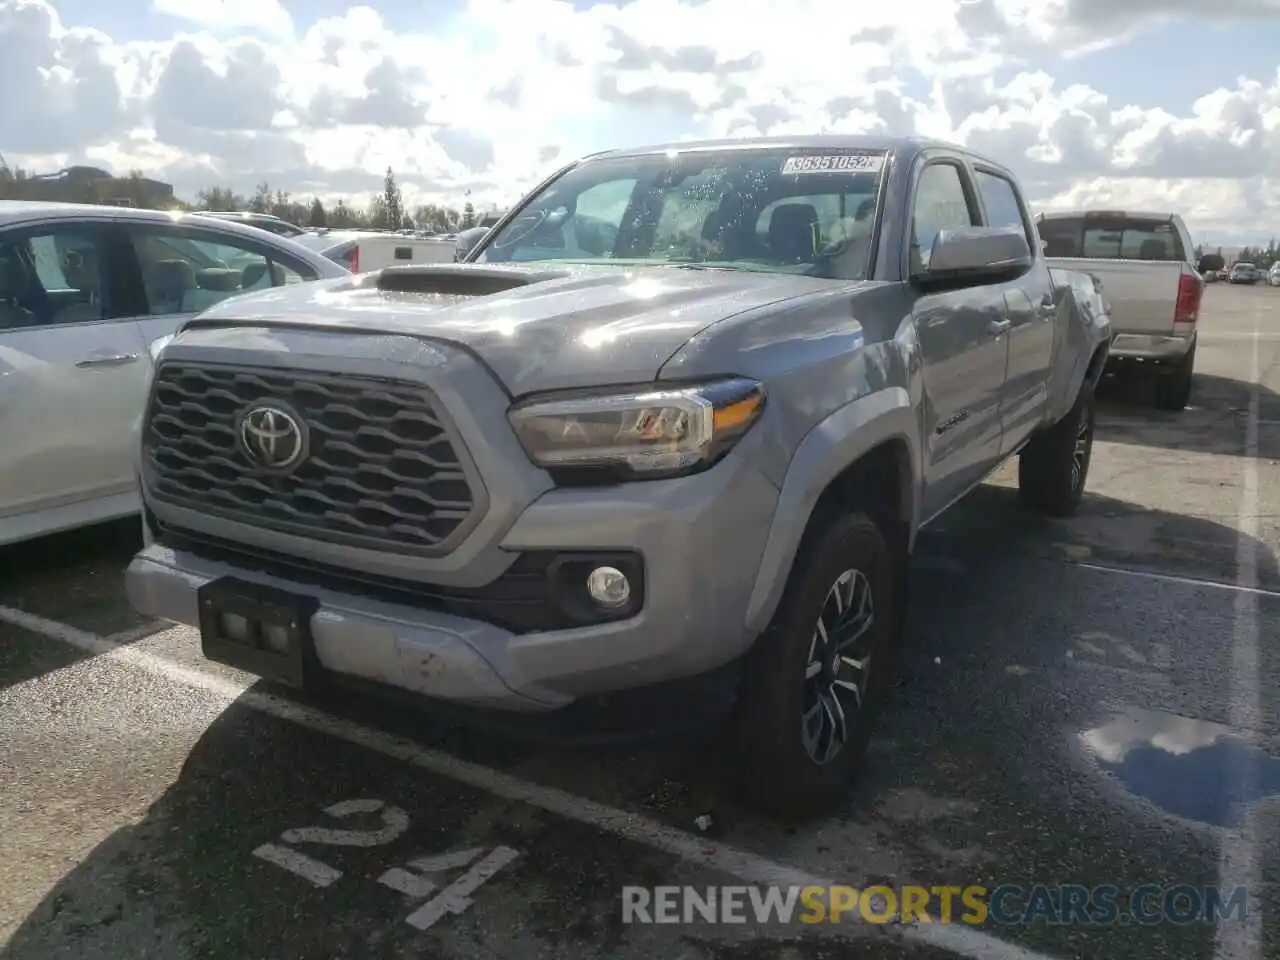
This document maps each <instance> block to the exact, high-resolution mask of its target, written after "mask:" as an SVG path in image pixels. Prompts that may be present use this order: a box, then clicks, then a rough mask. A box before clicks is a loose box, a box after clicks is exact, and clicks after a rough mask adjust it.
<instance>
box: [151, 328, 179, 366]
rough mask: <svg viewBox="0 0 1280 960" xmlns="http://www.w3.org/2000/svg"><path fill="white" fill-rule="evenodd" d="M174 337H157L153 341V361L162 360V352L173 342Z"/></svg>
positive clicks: (171, 335) (170, 335)
mask: <svg viewBox="0 0 1280 960" xmlns="http://www.w3.org/2000/svg"><path fill="white" fill-rule="evenodd" d="M173 337H174V335H173V334H172V333H171V334H169V335H167V336H164V337H157V338H156V339H155V340H152V341H151V359H152V360H159V359H160V351H161V350H163V349H164V348H165V347H167V346H168V345H169V341H170V340H172V339H173Z"/></svg>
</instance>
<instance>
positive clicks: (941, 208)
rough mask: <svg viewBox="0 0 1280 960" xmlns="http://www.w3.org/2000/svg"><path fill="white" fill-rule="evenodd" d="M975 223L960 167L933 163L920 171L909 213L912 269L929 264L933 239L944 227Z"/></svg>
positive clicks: (915, 269) (951, 227)
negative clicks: (913, 203) (913, 204)
mask: <svg viewBox="0 0 1280 960" xmlns="http://www.w3.org/2000/svg"><path fill="white" fill-rule="evenodd" d="M972 226H976V223H975V222H974V217H973V212H972V211H971V210H970V208H969V198H968V196H967V195H966V194H965V190H964V180H963V179H962V174H961V172H960V168H959V167H957V166H955V165H954V164H950V163H933V164H930V165H929V166H927V167H925V168H924V170H923V171H921V173H920V180H919V182H918V183H917V184H916V201H915V207H914V208H913V210H912V214H911V270H912V272H913V273H914V272H916V271H918V270H920V269H922V268H927V267H928V266H929V256H930V254H931V253H932V252H933V243H934V241H935V240H936V239H937V238H938V234H939V233H941V232H942V231H943V230H948V229H954V228H957V227H972Z"/></svg>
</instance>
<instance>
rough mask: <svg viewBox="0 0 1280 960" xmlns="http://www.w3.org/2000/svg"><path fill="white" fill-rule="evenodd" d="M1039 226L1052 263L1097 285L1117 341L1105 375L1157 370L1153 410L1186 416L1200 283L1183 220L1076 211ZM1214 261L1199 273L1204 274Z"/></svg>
mask: <svg viewBox="0 0 1280 960" xmlns="http://www.w3.org/2000/svg"><path fill="white" fill-rule="evenodd" d="M1038 226H1039V230H1040V236H1041V238H1042V239H1043V240H1044V244H1045V247H1044V249H1045V255H1046V256H1047V257H1048V258H1049V262H1050V263H1051V264H1054V265H1057V266H1062V267H1068V268H1071V269H1076V270H1085V271H1088V272H1089V273H1090V274H1092V275H1094V276H1096V277H1098V278H1099V279H1100V280H1101V281H1102V285H1103V288H1104V289H1105V291H1106V297H1107V300H1108V302H1109V303H1110V305H1111V321H1112V324H1113V325H1114V327H1115V335H1116V337H1115V343H1114V344H1112V347H1111V359H1110V369H1111V370H1112V371H1114V372H1117V373H1123V372H1125V371H1127V370H1131V369H1132V368H1133V367H1135V366H1137V365H1142V366H1145V367H1149V368H1154V371H1155V372H1156V373H1157V375H1158V376H1157V379H1156V398H1155V399H1156V406H1157V407H1159V408H1160V409H1162V410H1181V409H1183V408H1184V407H1185V406H1186V405H1187V403H1188V401H1189V400H1190V398H1191V385H1192V380H1193V377H1194V372H1195V362H1196V329H1197V321H1198V320H1199V318H1200V300H1201V298H1202V296H1203V294H1204V281H1203V280H1202V279H1201V276H1200V274H1201V271H1200V270H1199V269H1198V266H1197V264H1196V263H1193V262H1192V260H1191V256H1192V251H1193V250H1194V249H1195V248H1194V245H1193V244H1192V242H1191V236H1190V234H1189V233H1188V231H1187V227H1186V224H1185V223H1184V222H1183V220H1182V218H1181V217H1180V216H1178V215H1177V214H1174V213H1135V212H1124V211H1114V210H1077V211H1069V212H1060V213H1049V214H1042V215H1041V216H1040V218H1039V220H1038ZM1214 259H1216V258H1211V257H1206V258H1204V262H1203V263H1202V264H1200V266H1203V267H1204V268H1205V270H1208V269H1209V268H1210V266H1212V265H1213V261H1214Z"/></svg>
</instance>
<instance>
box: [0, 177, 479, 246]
mask: <svg viewBox="0 0 1280 960" xmlns="http://www.w3.org/2000/svg"><path fill="white" fill-rule="evenodd" d="M109 194H110V199H105V200H104V199H103V195H102V190H101V188H100V186H99V185H97V184H95V182H93V181H84V182H76V183H70V184H68V183H65V182H63V183H57V184H56V185H54V184H47V183H46V182H45V181H42V180H41V179H40V178H37V177H35V176H34V175H33V174H32V173H31V172H30V171H28V170H23V169H22V168H21V167H10V166H9V165H8V164H6V163H5V162H4V161H3V160H0V200H59V201H71V202H76V203H119V202H122V201H123V202H125V203H127V204H128V205H130V206H135V207H141V208H149V209H162V208H164V209H168V208H176V209H179V210H214V211H240V210H252V211H254V212H256V213H269V214H271V215H273V216H276V217H280V218H281V219H282V220H288V221H289V222H290V223H296V224H297V225H298V226H300V227H332V228H339V229H341V228H345V229H374V230H409V229H414V230H424V231H427V232H431V233H449V232H452V231H455V230H465V229H467V228H468V227H473V226H475V225H476V224H477V223H478V222H479V220H480V215H479V214H477V212H476V209H475V207H474V206H473V205H472V204H471V202H470V201H467V202H466V203H464V204H463V205H462V207H461V208H457V207H452V206H448V205H444V204H435V203H427V204H419V205H417V206H414V207H413V208H412V209H410V208H409V207H408V205H407V204H406V203H405V202H404V198H403V197H402V195H401V193H400V187H399V185H398V184H397V183H396V177H395V172H394V171H393V170H392V169H391V168H390V167H388V168H387V172H386V176H385V177H384V180H383V189H382V192H381V193H377V194H374V195H373V196H372V197H371V198H370V199H369V200H367V201H365V202H363V203H361V202H359V201H356V200H345V199H340V200H338V201H337V202H336V203H333V204H332V205H329V206H326V205H325V204H324V203H323V202H322V201H321V200H320V198H319V197H312V198H311V199H310V200H308V199H306V198H304V197H298V196H295V195H293V194H291V193H290V192H289V191H287V190H279V189H275V190H273V189H272V188H271V185H270V184H268V183H266V182H263V183H260V184H258V186H257V188H256V189H255V190H254V192H253V193H252V194H249V195H245V194H240V193H236V192H235V191H234V190H232V189H231V188H230V187H221V186H213V187H207V188H205V189H204V190H201V191H199V192H198V193H197V195H196V201H195V203H185V202H183V201H181V200H176V201H174V202H173V203H172V204H167V203H166V204H161V203H158V202H157V200H156V197H155V195H154V193H153V192H152V191H150V190H149V189H148V187H147V180H146V178H145V177H144V176H143V175H142V173H141V172H139V171H136V170H134V171H130V172H129V173H128V174H127V175H125V176H123V177H115V178H112V179H111V186H110V190H109Z"/></svg>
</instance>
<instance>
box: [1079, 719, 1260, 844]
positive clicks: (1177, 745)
mask: <svg viewBox="0 0 1280 960" xmlns="http://www.w3.org/2000/svg"><path fill="white" fill-rule="evenodd" d="M1080 737H1081V740H1082V741H1083V743H1084V746H1085V748H1086V749H1087V750H1088V751H1089V752H1090V754H1091V755H1092V756H1093V759H1094V761H1095V762H1096V763H1097V765H1098V767H1099V768H1100V769H1101V770H1102V771H1103V772H1104V773H1107V774H1109V775H1111V776H1112V777H1114V778H1115V779H1116V780H1117V781H1118V782H1119V783H1120V785H1121V786H1122V787H1124V789H1125V790H1127V791H1128V792H1129V793H1130V794H1132V795H1133V796H1135V797H1139V798H1141V799H1143V800H1146V801H1148V802H1150V803H1151V804H1153V805H1155V806H1156V807H1158V808H1160V809H1161V810H1163V811H1165V812H1166V813H1169V814H1172V815H1173V816H1175V817H1181V818H1183V819H1185V820H1193V821H1196V822H1199V823H1205V824H1209V825H1210V826H1215V827H1235V826H1238V825H1239V823H1240V821H1241V818H1242V816H1243V814H1244V812H1245V810H1247V808H1248V807H1249V806H1250V805H1252V804H1254V803H1257V802H1259V801H1262V800H1265V799H1268V798H1270V797H1274V796H1280V758H1277V757H1273V756H1271V755H1270V754H1268V753H1265V752H1264V751H1262V750H1259V749H1257V748H1256V747H1254V746H1252V745H1250V744H1249V743H1247V742H1246V741H1245V740H1244V739H1242V738H1241V736H1240V734H1239V732H1238V731H1236V730H1233V729H1232V728H1231V727H1228V726H1225V725H1223V724H1219V723H1210V722H1208V721H1205V720H1196V719H1194V718H1192V717H1184V716H1179V715H1177V714H1172V713H1164V712H1161V711H1156V710H1138V709H1133V710H1129V711H1127V712H1125V713H1123V714H1121V715H1119V716H1117V717H1115V718H1113V719H1112V720H1110V721H1108V722H1107V723H1106V724H1104V725H1102V726H1099V727H1094V728H1093V729H1091V730H1086V731H1085V732H1084V733H1082V734H1081V735H1080Z"/></svg>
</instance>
